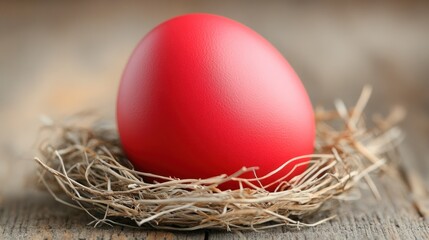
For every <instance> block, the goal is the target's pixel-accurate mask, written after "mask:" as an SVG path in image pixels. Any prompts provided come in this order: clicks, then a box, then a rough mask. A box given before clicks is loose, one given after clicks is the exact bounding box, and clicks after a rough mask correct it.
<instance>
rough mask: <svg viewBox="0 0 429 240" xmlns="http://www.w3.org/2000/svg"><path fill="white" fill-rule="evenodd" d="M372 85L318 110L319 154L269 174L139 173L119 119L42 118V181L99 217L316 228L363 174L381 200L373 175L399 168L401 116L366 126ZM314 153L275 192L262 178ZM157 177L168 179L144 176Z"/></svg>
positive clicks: (190, 225)
mask: <svg viewBox="0 0 429 240" xmlns="http://www.w3.org/2000/svg"><path fill="white" fill-rule="evenodd" d="M370 93H371V88H370V87H365V88H364V90H363V92H362V94H361V97H360V99H359V100H358V102H357V104H356V106H355V107H354V108H352V109H350V110H347V108H346V107H345V105H344V103H342V102H341V101H337V102H336V110H335V111H327V110H324V109H322V108H318V109H316V123H317V139H316V143H315V153H314V154H312V155H309V156H300V157H297V158H294V159H291V160H288V161H286V162H285V163H284V164H283V165H282V166H279V167H278V168H277V169H273V171H272V172H271V173H269V174H267V175H266V176H262V177H255V178H252V179H246V178H242V177H240V176H242V174H243V173H246V172H253V171H255V169H256V168H254V167H250V168H246V167H243V168H242V169H237V172H236V173H234V174H232V175H230V176H227V175H225V174H224V175H220V176H214V177H212V178H208V179H176V178H170V177H165V176H157V175H154V174H151V173H143V172H137V171H135V170H133V167H132V165H131V164H130V163H129V161H128V160H127V159H126V158H125V156H124V155H123V153H122V150H121V147H120V144H119V139H118V136H117V133H116V129H115V127H114V124H113V122H110V123H109V122H107V124H106V121H104V122H102V121H94V118H93V117H91V116H88V115H86V114H81V115H76V116H74V117H72V118H70V119H69V120H67V121H62V122H60V123H56V122H54V121H51V120H49V121H48V119H45V122H46V125H45V126H44V128H45V129H48V130H49V134H50V135H49V138H48V139H46V140H45V141H43V142H42V143H41V145H40V152H41V156H40V157H36V158H35V160H36V161H37V163H39V165H40V168H39V171H38V173H39V176H40V180H41V182H42V183H43V184H44V185H45V186H46V189H47V190H48V191H49V192H50V193H51V194H52V195H53V196H54V197H55V199H57V200H58V201H60V202H62V203H64V204H66V205H68V206H71V207H75V208H78V209H82V210H84V211H85V212H86V213H88V214H89V215H90V216H92V217H93V218H94V221H93V222H92V223H93V224H94V225H98V224H100V223H104V224H119V225H129V226H140V227H150V228H156V229H174V230H196V229H209V228H210V229H226V230H246V229H251V230H255V231H256V230H263V229H267V228H272V227H277V226H282V225H283V226H290V227H304V226H315V225H317V224H320V223H323V222H325V221H328V220H330V219H332V218H333V217H335V215H333V214H332V212H331V215H330V216H326V215H325V217H322V219H318V220H310V219H314V218H313V215H314V214H313V213H315V212H320V211H322V210H323V209H324V208H323V207H329V206H331V205H332V203H333V202H334V201H336V199H340V200H341V199H342V200H344V199H349V198H350V195H349V194H348V193H349V192H350V191H349V190H350V189H352V188H353V189H358V188H357V185H358V183H360V182H361V180H364V181H365V183H366V184H368V186H369V188H370V189H371V190H372V192H373V193H374V195H375V197H377V198H380V194H379V193H378V191H377V188H376V187H375V184H374V182H373V180H372V178H371V175H370V173H372V172H374V171H377V170H379V169H381V170H384V171H386V172H387V173H389V174H393V175H395V174H396V171H395V169H394V168H392V167H389V165H388V164H386V162H387V161H388V159H387V157H386V154H385V153H386V152H387V151H389V150H391V149H392V147H395V146H396V145H397V144H398V143H399V140H400V139H401V138H402V135H401V132H400V130H399V129H398V128H397V127H395V126H394V124H395V123H397V122H398V120H399V118H402V117H403V114H398V112H395V113H394V114H391V115H390V116H389V117H387V118H386V119H381V118H380V117H378V119H377V124H375V125H376V127H373V128H368V127H367V126H366V124H365V122H364V117H363V115H362V114H363V109H364V107H365V105H366V103H367V102H368V99H369V96H370ZM377 126H379V127H377ZM308 157H311V160H309V162H310V166H309V167H308V168H307V170H306V171H305V172H304V173H302V174H301V175H299V176H296V177H294V178H293V179H292V180H290V181H289V182H287V181H285V180H284V179H285V178H286V176H285V177H283V178H280V179H278V180H276V181H274V182H272V183H270V184H268V185H270V186H271V185H273V186H276V192H268V191H266V190H265V189H264V187H263V186H261V184H260V180H261V179H264V178H267V177H269V176H270V175H272V174H274V173H276V172H278V171H280V170H281V169H282V168H284V167H286V166H287V165H289V164H292V163H293V162H294V161H295V160H297V159H300V158H308ZM154 176H156V178H159V179H163V180H164V181H163V182H160V183H148V182H145V181H144V180H143V179H144V178H145V177H154ZM226 181H235V182H238V183H239V186H241V188H240V189H237V190H234V191H231V190H228V191H221V190H219V189H218V188H217V186H218V185H219V184H220V183H223V182H226ZM268 185H267V186H265V187H268ZM244 186H245V187H244ZM322 206H323V207H322ZM310 221H311V222H310Z"/></svg>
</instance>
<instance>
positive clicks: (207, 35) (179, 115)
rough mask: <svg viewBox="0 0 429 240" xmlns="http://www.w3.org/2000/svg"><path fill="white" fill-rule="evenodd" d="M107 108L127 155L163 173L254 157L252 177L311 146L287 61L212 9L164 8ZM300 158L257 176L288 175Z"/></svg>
mask: <svg viewBox="0 0 429 240" xmlns="http://www.w3.org/2000/svg"><path fill="white" fill-rule="evenodd" d="M116 114H117V125H118V130H119V135H120V140H121V144H122V147H123V149H124V152H125V154H126V155H127V157H128V158H129V160H130V161H131V163H132V164H133V165H134V167H135V168H136V169H137V170H139V171H143V172H150V173H154V174H157V175H162V176H171V177H176V178H181V179H188V178H192V179H199V178H208V177H213V176H218V175H220V174H232V173H234V172H236V171H238V170H239V169H241V168H242V167H253V166H257V167H259V169H258V170H257V171H256V174H257V176H259V177H261V176H263V175H265V174H267V173H269V172H271V171H273V170H274V169H276V168H277V167H279V166H280V165H282V164H283V163H285V162H287V161H288V160H290V159H292V158H294V157H297V156H302V155H307V154H312V153H313V146H314V140H315V121H314V113H313V109H312V105H311V102H310V100H309V97H308V94H307V92H306V90H305V88H304V86H303V84H302V83H301V81H300V79H299V77H298V76H297V74H296V73H295V71H294V70H293V69H292V67H291V66H290V65H289V63H288V62H287V61H286V59H285V58H284V57H283V56H282V55H281V54H280V53H279V52H278V50H276V49H275V48H274V47H273V46H272V45H271V44H270V43H269V42H268V41H267V40H266V39H264V38H263V37H262V36H260V35H259V34H258V33H256V32H255V31H253V30H251V29H250V28H248V27H246V26H244V25H242V24H240V23H238V22H236V21H233V20H231V19H228V18H225V17H222V16H217V15H212V14H187V15H182V16H178V17H175V18H172V19H170V20H168V21H166V22H164V23H161V24H160V25H159V26H157V27H155V28H154V29H153V30H152V31H150V32H149V33H148V34H147V35H146V36H145V37H144V38H143V39H142V40H141V41H140V43H139V44H138V46H137V47H136V49H135V50H134V52H133V53H132V55H131V57H130V59H129V62H128V64H127V66H126V68H125V70H124V73H123V76H122V79H121V82H120V87H119V93H118V98H117V113H116ZM306 161H308V159H306V158H303V159H300V160H297V161H294V162H293V163H291V164H288V165H287V167H286V168H284V169H282V170H281V171H280V172H278V173H276V174H274V175H272V176H271V177H268V178H266V179H263V180H262V181H261V182H262V184H263V185H266V184H268V183H270V182H272V181H275V180H276V179H278V178H280V177H283V176H285V175H288V177H287V178H286V179H285V180H290V179H292V178H293V177H294V176H296V175H298V174H300V173H302V172H303V171H304V170H305V169H306V167H307V164H306V163H305V162H306ZM294 166H295V169H294ZM293 169H294V170H293ZM242 177H248V178H253V177H254V175H253V174H251V173H247V174H246V175H244V176H242ZM153 180H154V179H147V181H153ZM219 188H220V189H224V190H225V189H236V188H238V185H237V184H236V183H234V182H226V183H223V184H221V185H220V186H219ZM273 189H274V188H273V187H270V188H268V190H270V191H272V190H273Z"/></svg>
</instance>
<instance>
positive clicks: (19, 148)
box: [0, 1, 429, 239]
mask: <svg viewBox="0 0 429 240" xmlns="http://www.w3.org/2000/svg"><path fill="white" fill-rule="evenodd" d="M186 12H212V13H217V14H221V15H225V16H228V17H231V18H233V19H236V20H238V21H241V22H243V23H244V24H246V25H248V26H250V27H252V28H253V29H255V30H256V31H258V32H259V33H261V34H262V35H264V36H265V37H266V38H267V39H268V40H270V41H271V42H272V43H273V44H274V45H275V46H276V47H277V48H278V49H279V50H280V51H281V52H282V53H283V54H284V55H285V56H286V58H287V59H288V60H289V61H290V63H291V64H292V65H293V66H294V68H295V70H296V71H297V72H298V74H299V75H300V76H301V78H302V80H303V82H304V84H305V86H306V88H307V89H308V92H309V94H310V96H311V98H312V101H313V103H314V104H315V105H317V104H323V105H325V106H331V104H332V101H333V100H334V99H335V98H341V99H344V100H345V102H346V103H348V104H353V102H354V101H355V100H356V99H357V97H358V95H359V93H360V90H361V88H362V86H363V85H364V84H365V83H369V84H371V85H373V86H374V95H373V97H372V99H371V101H370V103H369V107H368V109H367V110H368V114H369V116H370V115H371V114H372V113H375V112H382V113H387V110H388V109H389V107H391V106H393V105H394V104H401V105H403V106H404V107H405V108H406V109H407V112H408V115H407V119H406V120H405V121H404V123H403V124H402V127H403V128H404V129H405V132H406V140H405V142H404V144H403V145H402V147H401V150H400V153H399V154H398V157H400V158H401V159H402V169H401V171H402V172H403V175H402V176H403V178H402V179H396V180H395V179H391V178H389V177H387V176H381V177H377V178H374V179H376V185H377V186H378V189H379V191H380V193H381V195H382V199H381V200H376V199H374V197H372V195H371V193H370V192H369V191H365V190H363V191H362V193H363V195H362V197H361V199H360V200H359V201H354V202H343V203H341V204H340V205H339V206H338V209H337V210H336V213H337V214H338V218H336V219H334V220H332V221H330V222H327V223H325V224H322V225H319V226H317V227H314V228H302V229H288V228H277V229H272V230H269V231H265V232H243V233H226V232H221V231H198V232H190V233H186V232H166V231H147V230H139V229H130V228H122V227H108V226H103V227H97V228H94V227H92V226H88V225H87V223H88V222H90V221H91V219H90V218H89V217H88V216H86V215H85V214H84V213H83V212H79V211H77V210H74V209H70V208H68V207H66V206H63V205H61V204H59V203H57V202H56V201H54V200H53V199H52V197H50V195H48V194H47V193H45V192H41V191H38V190H35V189H34V187H33V183H32V182H31V180H29V179H31V178H29V176H31V175H32V174H34V171H35V167H36V164H35V163H34V162H33V161H32V157H33V155H34V154H35V153H34V151H33V150H34V140H35V137H36V132H37V128H38V126H39V124H38V119H37V118H38V116H39V115H40V114H42V113H43V114H48V115H50V116H53V117H61V116H64V115H67V114H70V113H73V112H76V111H79V110H81V109H87V108H97V109H100V110H102V111H105V112H107V113H108V114H111V113H112V112H113V111H114V107H115V105H114V101H115V96H116V88H117V85H118V80H119V79H120V75H121V71H122V69H123V67H124V65H125V63H126V60H127V58H128V56H129V54H130V52H131V51H132V49H133V47H134V46H135V44H136V43H137V41H138V40H139V39H140V38H141V37H142V36H143V35H144V34H145V33H146V32H147V31H149V30H150V29H151V28H152V27H154V26H155V25H156V24H157V23H159V22H161V21H162V20H165V19H167V18H169V17H172V16H174V15H178V14H181V13H186ZM428 23H429V6H428V5H427V3H424V2H418V1H417V2H416V1H411V2H409V1H407V2H404V1H398V2H393V3H390V5H381V4H380V5H370V4H369V3H357V2H356V3H355V4H352V5H350V4H345V3H344V4H343V3H341V2H337V3H336V4H334V5H323V4H321V3H301V2H299V1H298V2H292V3H286V2H283V1H278V2H276V1H273V2H270V3H269V4H268V3H265V4H264V3H262V1H261V2H255V1H250V2H249V1H234V2H229V3H219V2H214V1H195V2H193V1H191V2H182V1H174V2H173V1H157V2H156V3H153V2H141V1H139V2H126V3H125V2H121V3H119V4H118V3H115V4H113V3H106V2H92V3H83V2H82V3H73V4H72V3H71V2H70V3H57V2H51V3H49V4H48V3H43V4H35V3H34V4H33V3H30V2H27V3H18V2H16V3H0V119H1V120H0V182H1V183H2V184H1V185H0V238H1V239H26V238H31V239H137V238H147V239H181V238H183V239H239V238H243V237H247V238H249V239H283V238H284V239H315V238H318V239H345V238H347V239H367V238H371V239H372V238H375V239H429V197H428V186H429V174H428V171H429V159H428V156H429V150H428V146H429V97H428V96H429V95H428V94H427V90H429V79H428V76H429V65H428V63H429V31H428V28H427V26H428Z"/></svg>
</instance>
